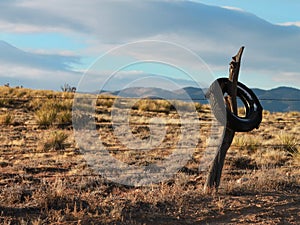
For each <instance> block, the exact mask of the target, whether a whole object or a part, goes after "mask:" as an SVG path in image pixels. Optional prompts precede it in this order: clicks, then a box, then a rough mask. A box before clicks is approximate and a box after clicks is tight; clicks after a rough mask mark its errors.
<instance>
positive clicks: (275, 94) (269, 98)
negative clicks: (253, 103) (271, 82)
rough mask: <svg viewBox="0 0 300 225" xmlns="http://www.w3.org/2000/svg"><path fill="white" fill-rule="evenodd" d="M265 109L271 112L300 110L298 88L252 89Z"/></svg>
mask: <svg viewBox="0 0 300 225" xmlns="http://www.w3.org/2000/svg"><path fill="white" fill-rule="evenodd" d="M253 91H254V93H255V94H256V95H257V97H258V98H259V99H260V102H261V104H262V106H263V108H264V109H265V110H268V111H271V112H289V111H300V90H299V89H296V88H290V87H278V88H275V89H271V90H261V89H253Z"/></svg>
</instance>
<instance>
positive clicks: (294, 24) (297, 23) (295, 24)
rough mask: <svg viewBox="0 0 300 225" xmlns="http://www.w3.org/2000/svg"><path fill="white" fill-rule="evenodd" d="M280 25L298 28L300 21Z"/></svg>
mask: <svg viewBox="0 0 300 225" xmlns="http://www.w3.org/2000/svg"><path fill="white" fill-rule="evenodd" d="M278 25H281V26H297V27H300V21H296V22H286V23H279V24H278Z"/></svg>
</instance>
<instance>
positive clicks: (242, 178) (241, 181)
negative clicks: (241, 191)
mask: <svg viewBox="0 0 300 225" xmlns="http://www.w3.org/2000/svg"><path fill="white" fill-rule="evenodd" d="M248 180H249V178H246V177H241V178H240V179H238V180H237V181H236V182H237V183H238V184H242V183H245V182H247V181H248Z"/></svg>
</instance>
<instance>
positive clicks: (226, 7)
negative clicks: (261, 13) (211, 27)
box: [222, 6, 245, 12]
mask: <svg viewBox="0 0 300 225" xmlns="http://www.w3.org/2000/svg"><path fill="white" fill-rule="evenodd" d="M222 8H224V9H229V10H235V11H239V12H245V10H243V9H241V8H237V7H233V6H222Z"/></svg>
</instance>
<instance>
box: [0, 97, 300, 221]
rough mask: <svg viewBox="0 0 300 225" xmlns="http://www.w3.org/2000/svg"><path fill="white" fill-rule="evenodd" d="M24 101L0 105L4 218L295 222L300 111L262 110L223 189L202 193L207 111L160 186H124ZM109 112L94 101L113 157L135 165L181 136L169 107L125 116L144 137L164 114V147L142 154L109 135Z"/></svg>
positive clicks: (239, 145)
mask: <svg viewBox="0 0 300 225" xmlns="http://www.w3.org/2000/svg"><path fill="white" fill-rule="evenodd" d="M27 104H28V102H26V101H23V102H11V104H10V105H4V106H3V105H2V107H1V109H0V110H1V114H2V115H4V114H5V113H8V112H9V113H10V114H12V115H14V119H13V120H12V121H10V123H6V124H2V125H0V152H1V155H0V223H1V224H34V225H37V224H205V225H207V224H295V225H296V224H300V222H299V221H300V163H299V162H300V157H299V155H300V154H299V130H300V113H297V112H292V113H269V112H265V113H264V119H263V122H262V125H261V127H260V128H259V129H258V130H254V131H252V132H249V133H247V134H237V135H236V137H235V140H234V142H233V144H232V147H231V148H230V150H229V152H228V154H227V158H226V164H225V167H224V170H223V176H222V181H221V186H220V188H219V189H218V191H213V193H211V194H205V193H204V192H203V186H204V183H205V179H206V176H207V168H206V170H205V171H202V172H199V169H198V168H199V163H200V162H201V159H202V157H203V149H204V147H205V143H206V142H205V138H207V137H206V135H207V133H209V129H210V128H209V127H208V126H204V125H203V124H209V121H210V119H211V115H210V114H209V109H208V108H207V107H203V109H202V111H200V112H199V118H201V121H202V122H203V124H202V125H201V130H200V136H199V138H200V139H201V141H199V143H198V145H197V146H196V150H195V151H194V152H193V155H192V157H191V159H190V160H189V161H188V162H187V163H186V165H184V166H183V167H182V168H181V169H180V170H179V171H178V172H177V173H176V174H175V175H174V176H172V177H171V178H170V179H167V180H165V181H163V182H159V183H157V184H151V185H147V186H143V187H131V186H127V185H121V184H117V183H113V182H110V181H109V180H107V179H105V177H103V176H101V175H100V174H99V173H97V171H95V170H94V169H93V167H91V166H90V165H89V164H88V162H87V158H86V157H85V155H84V154H83V152H82V151H80V149H79V147H78V144H77V143H76V141H75V139H74V133H73V129H72V126H71V125H68V126H64V127H59V126H55V125H53V126H50V127H47V128H42V127H40V126H39V125H38V124H37V123H36V115H35V112H34V110H30V109H29V108H28V107H27ZM108 112H109V110H108V109H107V108H105V107H102V108H101V107H99V108H98V110H97V116H96V117H97V119H96V122H97V130H98V131H99V135H100V136H101V139H102V141H103V144H104V145H105V147H106V148H107V149H108V150H109V153H110V154H111V156H114V157H116V158H117V159H119V160H121V161H123V162H125V163H128V164H130V165H136V166H142V165H147V163H148V164H149V163H156V162H158V161H160V160H162V159H163V158H164V157H166V156H168V155H169V154H171V153H172V150H173V147H172V146H173V145H174V143H175V142H176V140H177V139H178V136H179V135H180V134H179V133H180V125H178V121H177V120H178V115H177V114H176V113H158V112H155V113H153V112H152V113H146V112H141V111H139V110H133V111H132V115H131V118H132V121H143V123H142V125H139V124H135V123H132V125H131V127H130V129H131V131H132V133H133V134H134V135H135V137H138V138H141V139H142V140H144V139H146V138H147V137H149V132H150V131H149V129H148V125H147V118H148V119H149V118H152V117H153V116H159V117H161V118H165V119H167V125H166V126H167V128H166V136H165V137H166V138H165V139H164V141H163V144H162V146H160V148H157V149H154V150H152V151H148V152H147V153H144V152H142V153H141V152H140V151H134V152H133V151H128V150H126V149H124V146H121V145H120V143H119V142H118V140H117V138H114V136H113V128H112V126H111V124H110V122H111V121H110V117H109V113H108ZM145 121H146V122H145ZM59 132H61V133H59ZM62 133H63V134H64V135H65V137H66V138H64V139H63V140H62V141H61V143H59V144H58V146H55V145H53V146H51V142H49V140H52V137H53V135H56V134H62ZM49 143H50V144H49ZM48 145H50V147H47V146H48ZM119 176H122V174H121V175H119Z"/></svg>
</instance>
